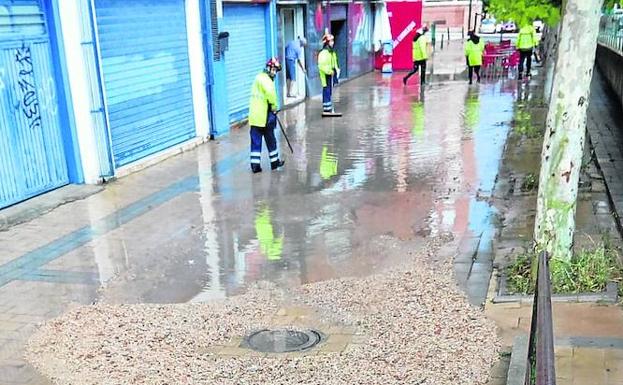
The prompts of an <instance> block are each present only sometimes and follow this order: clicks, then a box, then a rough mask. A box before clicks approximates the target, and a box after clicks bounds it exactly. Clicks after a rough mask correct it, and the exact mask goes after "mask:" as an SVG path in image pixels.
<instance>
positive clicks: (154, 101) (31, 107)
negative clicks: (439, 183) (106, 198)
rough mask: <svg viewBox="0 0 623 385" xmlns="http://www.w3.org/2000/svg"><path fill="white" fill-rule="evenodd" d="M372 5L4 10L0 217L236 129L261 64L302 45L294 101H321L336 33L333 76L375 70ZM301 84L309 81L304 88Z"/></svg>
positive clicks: (99, 0)
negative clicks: (326, 38) (324, 47)
mask: <svg viewBox="0 0 623 385" xmlns="http://www.w3.org/2000/svg"><path fill="white" fill-rule="evenodd" d="M374 6H375V4H374V3H372V2H370V1H357V2H355V1H335V2H333V1H331V2H327V1H322V2H321V1H317V0H309V1H296V0H294V1H292V0H253V1H250V0H237V1H229V0H133V1H127V0H0V16H2V17H0V52H1V55H0V122H1V123H0V124H2V130H1V131H0V209H2V208H4V207H7V206H10V205H13V204H15V203H18V202H21V201H23V200H26V199H29V198H31V197H33V196H36V195H39V194H42V193H45V192H47V191H51V190H53V189H56V188H58V187H61V186H64V185H67V184H72V183H89V184H95V183H101V182H103V181H105V180H107V179H109V178H113V177H119V176H123V175H126V174H128V173H130V172H132V171H134V170H137V169H140V168H142V167H145V165H146V164H151V163H154V162H156V161H159V160H161V159H162V158H164V157H167V156H171V155H172V154H175V153H177V152H179V151H181V150H182V149H184V148H188V147H190V146H195V145H197V144H199V143H202V142H204V141H206V140H209V139H210V138H214V137H217V136H220V135H224V134H227V132H229V129H230V127H231V126H232V125H235V124H239V123H241V122H242V123H243V122H244V121H245V120H246V118H247V115H248V100H249V96H250V95H249V93H250V89H251V84H252V82H253V80H254V78H255V75H256V74H257V73H258V72H259V71H261V70H262V69H263V67H264V64H265V62H266V59H267V58H269V57H271V56H277V57H279V58H280V59H281V60H282V61H285V53H284V50H285V45H286V44H287V42H288V41H290V40H293V39H295V38H296V37H298V36H305V37H306V38H307V40H308V42H309V45H308V46H307V47H306V48H305V50H304V57H303V58H302V62H303V64H304V65H305V66H306V68H307V72H308V76H307V78H306V77H305V76H303V74H302V73H301V74H299V79H300V80H299V82H298V90H299V92H298V94H299V96H300V97H299V98H298V99H296V100H286V99H284V95H285V89H284V87H285V78H283V73H282V74H280V77H279V78H278V79H277V85H278V92H279V95H280V101H281V103H282V105H283V104H288V103H293V102H300V101H301V100H302V99H303V98H305V97H308V96H313V95H316V94H318V93H319V92H320V81H319V79H318V74H317V66H316V55H317V52H318V51H319V49H320V48H321V42H320V41H321V37H322V35H323V33H324V32H325V31H330V32H331V33H333V34H334V35H335V36H336V42H337V45H336V49H337V50H338V54H339V57H340V65H341V67H342V75H341V76H342V77H343V78H345V79H346V78H352V77H355V76H359V75H360V74H363V73H366V72H368V71H371V70H372V69H373V58H374V52H373V48H372V31H373V19H374V18H373V12H374ZM304 79H306V80H304Z"/></svg>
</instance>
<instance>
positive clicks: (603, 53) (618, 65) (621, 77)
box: [596, 44, 623, 106]
mask: <svg viewBox="0 0 623 385" xmlns="http://www.w3.org/2000/svg"><path fill="white" fill-rule="evenodd" d="M596 62H597V66H598V67H599V69H600V70H601V72H602V74H603V75H604V76H605V78H606V79H607V80H608V83H610V86H611V87H612V89H613V90H614V92H616V94H617V95H618V97H619V101H620V102H621V105H622V106H623V71H622V70H621V69H623V52H617V51H615V50H613V49H611V48H608V47H606V46H605V45H602V44H598V45H597V60H596Z"/></svg>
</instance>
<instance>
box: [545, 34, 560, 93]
mask: <svg viewBox="0 0 623 385" xmlns="http://www.w3.org/2000/svg"><path fill="white" fill-rule="evenodd" d="M560 27H561V24H560V23H559V24H557V25H555V26H554V27H552V28H548V30H547V34H546V41H545V44H544V49H545V52H544V55H543V60H545V86H544V89H543V98H544V100H545V102H546V103H549V101H550V100H551V97H552V88H553V86H554V72H555V70H556V58H557V56H558V38H559V36H560Z"/></svg>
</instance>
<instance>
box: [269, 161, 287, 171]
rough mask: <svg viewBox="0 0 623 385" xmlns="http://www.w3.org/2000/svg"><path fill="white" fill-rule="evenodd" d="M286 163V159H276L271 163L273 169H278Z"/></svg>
mask: <svg viewBox="0 0 623 385" xmlns="http://www.w3.org/2000/svg"><path fill="white" fill-rule="evenodd" d="M285 164H286V162H285V161H284V160H276V161H274V162H272V163H271V164H270V168H271V170H276V169H278V168H279V167H283V166H284V165H285Z"/></svg>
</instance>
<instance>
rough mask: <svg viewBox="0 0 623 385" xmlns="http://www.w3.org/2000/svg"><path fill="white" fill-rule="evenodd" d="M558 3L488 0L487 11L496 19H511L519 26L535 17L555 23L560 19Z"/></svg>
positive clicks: (537, 0)
mask: <svg viewBox="0 0 623 385" xmlns="http://www.w3.org/2000/svg"><path fill="white" fill-rule="evenodd" d="M559 3H560V2H559V1H551V0H514V1H509V0H490V1H489V7H488V12H491V13H492V14H493V15H495V17H496V18H497V19H498V20H513V21H514V22H515V23H516V24H517V26H518V27H519V28H521V27H522V26H525V25H529V24H531V23H532V21H533V20H535V19H541V20H543V21H544V22H545V23H546V24H548V25H556V24H558V22H559V21H560V4H559Z"/></svg>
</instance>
